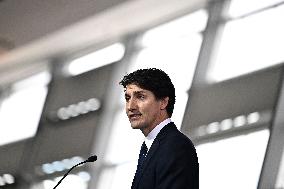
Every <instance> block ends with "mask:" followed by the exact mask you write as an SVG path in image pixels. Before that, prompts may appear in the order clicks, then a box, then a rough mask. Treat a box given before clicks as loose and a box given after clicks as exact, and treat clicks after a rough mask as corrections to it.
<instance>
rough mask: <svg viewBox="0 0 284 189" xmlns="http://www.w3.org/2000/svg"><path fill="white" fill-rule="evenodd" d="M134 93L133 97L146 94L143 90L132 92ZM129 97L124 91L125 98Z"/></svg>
mask: <svg viewBox="0 0 284 189" xmlns="http://www.w3.org/2000/svg"><path fill="white" fill-rule="evenodd" d="M133 93H134V95H137V94H146V92H145V91H143V90H141V91H134V92H133ZM126 95H127V96H129V95H128V94H127V93H126V91H125V96H126Z"/></svg>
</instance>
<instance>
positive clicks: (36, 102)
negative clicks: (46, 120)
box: [0, 73, 50, 145]
mask: <svg viewBox="0 0 284 189" xmlns="http://www.w3.org/2000/svg"><path fill="white" fill-rule="evenodd" d="M49 80H50V75H49V73H41V74H38V75H36V76H33V77H31V78H29V79H26V80H24V81H21V82H18V83H16V84H14V85H13V86H12V88H13V92H12V93H11V94H10V95H9V96H8V97H7V98H5V99H4V100H3V102H2V104H1V107H0V129H1V132H0V145H3V144H7V143H10V142H15V141H18V140H22V139H25V138H29V137H32V136H34V135H35V133H36V130H37V127H38V122H39V119H40V116H41V112H42V108H43V105H44V102H45V98H46V95H47V86H46V84H47V83H48V82H49ZM15 131H17V132H15Z"/></svg>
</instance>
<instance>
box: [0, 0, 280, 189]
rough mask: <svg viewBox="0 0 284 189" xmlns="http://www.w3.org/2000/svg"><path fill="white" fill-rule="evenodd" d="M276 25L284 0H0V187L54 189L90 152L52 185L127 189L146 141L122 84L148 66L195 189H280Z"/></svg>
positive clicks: (87, 188)
mask: <svg viewBox="0 0 284 189" xmlns="http://www.w3.org/2000/svg"><path fill="white" fill-rule="evenodd" d="M283 18H284V1H283V0H179V1H172V0H163V1H161V0H156V1H151V0H134V1H130V0H112V1H111V0H96V1H91V0H81V1H76V0H57V1H37V0H25V1H19V0H1V1H0V188H3V189H50V188H53V187H54V186H55V185H56V183H57V182H58V181H59V179H60V178H61V177H62V176H63V175H64V173H66V171H67V170H68V169H69V168H71V167H72V166H73V165H75V164H77V163H78V162H80V161H83V160H85V159H87V158H88V157H89V156H90V155H92V154H96V155H97V156H98V160H97V161H96V162H95V163H88V164H86V165H84V166H80V167H77V168H76V169H74V170H73V171H72V172H71V173H70V175H69V176H68V177H66V179H65V180H64V181H63V182H62V183H61V185H60V186H59V187H58V188H61V189H67V188H68V189H70V188H76V189H95V188H96V189H114V188H121V189H123V188H130V186H131V182H132V179H133V176H134V172H135V169H136V163H137V158H138V153H139V148H140V145H141V143H142V141H143V135H142V133H141V132H140V131H136V130H132V129H131V128H130V124H129V122H128V119H127V117H126V114H125V113H124V100H123V89H122V87H121V86H119V85H118V82H119V81H120V80H121V79H122V77H123V75H124V74H126V73H129V72H131V71H133V70H136V69H138V68H147V67H156V68H161V69H163V70H164V71H165V72H167V73H168V74H169V76H170V77H171V78H172V81H173V83H174V85H175V87H176V93H177V94H176V96H177V102H176V105H175V110H174V114H173V117H172V120H173V121H174V122H175V123H176V125H177V126H178V128H179V129H180V130H181V131H182V132H183V133H185V134H186V135H187V136H189V137H190V138H191V139H192V141H193V142H194V144H195V145H196V149H197V153H198V158H199V166H200V188H201V189H210V188H213V189H214V188H218V189H228V188H230V189H240V188H241V189H254V188H259V189H271V188H273V189H280V188H284V157H283V146H284V116H283V114H284V88H283V84H284V83H283V66H284V65H283V60H284V53H283V49H284V35H283V34H284V25H283ZM281 20H282V21H281ZM281 23H282V24H281ZM281 49H282V50H281Z"/></svg>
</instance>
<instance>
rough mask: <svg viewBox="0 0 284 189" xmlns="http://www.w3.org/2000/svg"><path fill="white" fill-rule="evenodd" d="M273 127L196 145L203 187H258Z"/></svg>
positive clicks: (202, 188) (236, 188)
mask: <svg viewBox="0 0 284 189" xmlns="http://www.w3.org/2000/svg"><path fill="white" fill-rule="evenodd" d="M268 138H269V130H268V129H267V130H262V131H258V132H255V133H251V134H248V135H242V136H237V137H233V138H229V139H225V140H220V141H217V142H213V143H207V144H202V145H199V146H197V147H196V149H197V154H198V159H199V169H200V170H199V171H200V182H199V183H200V189H207V188H218V189H227V188H230V189H240V188H257V184H258V179H259V176H260V171H261V167H262V163H263V160H264V155H265V151H266V146H267V142H268Z"/></svg>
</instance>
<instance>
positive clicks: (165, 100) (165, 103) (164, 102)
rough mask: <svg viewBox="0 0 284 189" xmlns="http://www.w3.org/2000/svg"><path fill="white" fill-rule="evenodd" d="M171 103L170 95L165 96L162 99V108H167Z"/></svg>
mask: <svg viewBox="0 0 284 189" xmlns="http://www.w3.org/2000/svg"><path fill="white" fill-rule="evenodd" d="M168 103H169V97H165V98H162V99H161V107H160V108H161V110H164V109H166V107H167V106H168Z"/></svg>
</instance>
